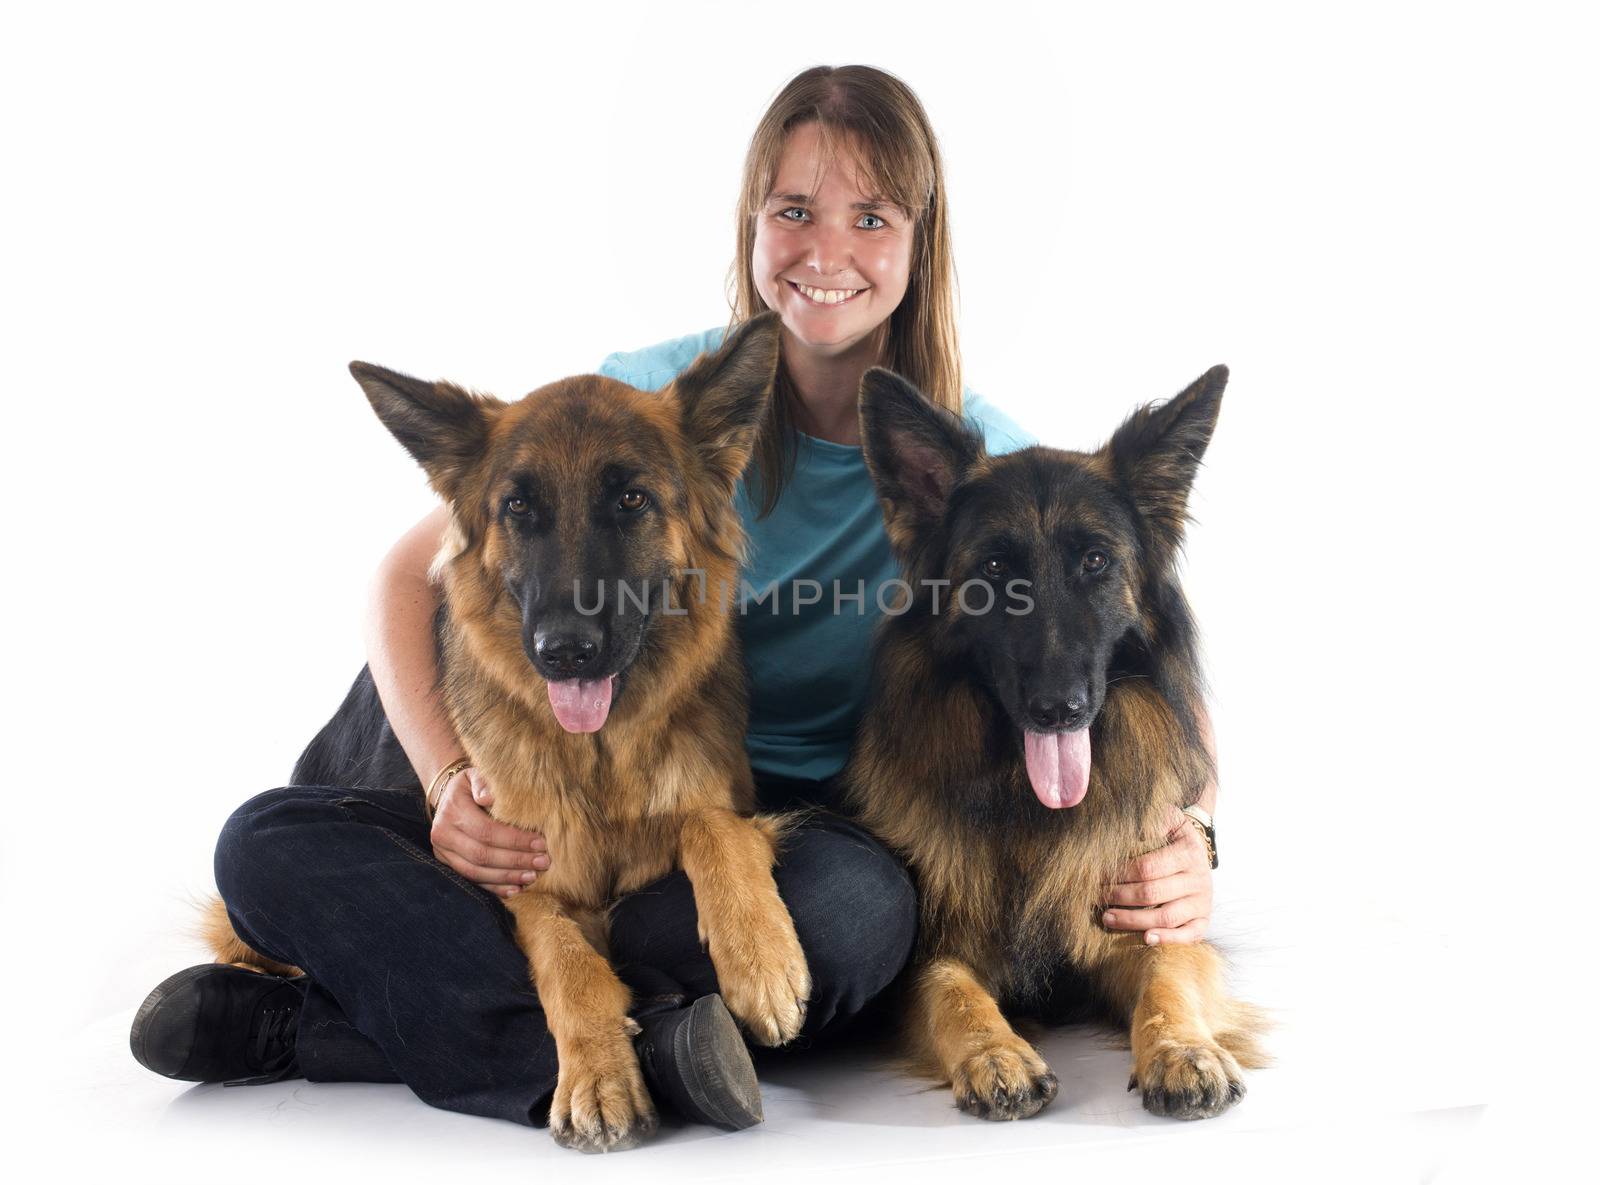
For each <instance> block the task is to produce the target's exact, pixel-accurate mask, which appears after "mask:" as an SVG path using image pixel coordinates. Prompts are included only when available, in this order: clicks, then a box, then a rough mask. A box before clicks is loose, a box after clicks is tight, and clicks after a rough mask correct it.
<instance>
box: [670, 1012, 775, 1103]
mask: <svg viewBox="0 0 1600 1185" xmlns="http://www.w3.org/2000/svg"><path fill="white" fill-rule="evenodd" d="M672 1044H673V1049H672V1056H673V1060H674V1061H675V1062H677V1064H678V1066H679V1068H680V1069H681V1070H683V1071H685V1072H684V1075H683V1081H684V1085H685V1086H686V1087H687V1088H688V1091H689V1097H690V1098H691V1099H692V1100H693V1101H694V1104H695V1106H697V1107H699V1108H700V1110H701V1111H703V1112H704V1113H705V1114H706V1115H707V1116H708V1117H710V1119H711V1120H712V1122H713V1123H715V1124H716V1126H718V1127H722V1128H726V1129H727V1130H729V1131H743V1130H744V1129H745V1128H747V1127H754V1126H755V1125H756V1124H758V1123H760V1122H761V1119H762V1113H761V1084H760V1083H759V1082H757V1081H756V1068H755V1063H753V1062H752V1061H751V1060H750V1050H749V1049H748V1048H747V1047H746V1046H745V1043H744V1037H743V1036H742V1035H740V1033H739V1026H738V1025H737V1024H736V1023H735V1022H734V1019H733V1014H732V1013H731V1012H729V1011H728V1006H727V1005H726V1004H724V1003H723V1002H722V997H721V996H716V995H711V996H702V997H701V998H700V999H698V1000H696V1001H695V1002H694V1003H693V1004H692V1005H690V1006H689V1016H688V1019H686V1020H685V1021H684V1023H683V1024H681V1025H679V1026H678V1031H677V1032H676V1033H675V1034H673V1043H672Z"/></svg>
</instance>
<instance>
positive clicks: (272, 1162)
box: [7, 911, 1496, 1183]
mask: <svg viewBox="0 0 1600 1185" xmlns="http://www.w3.org/2000/svg"><path fill="white" fill-rule="evenodd" d="M1270 923H1271V919H1270V916H1269V915H1268V914H1267V913H1265V912H1261V911H1257V915H1256V917H1255V918H1254V919H1253V921H1252V926H1251V930H1252V933H1253V934H1254V935H1255V936H1256V939H1255V941H1254V943H1253V945H1250V946H1241V948H1240V949H1239V950H1238V951H1237V953H1236V963H1237V964H1238V967H1239V974H1238V980H1239V986H1240V989H1241V992H1242V993H1243V994H1246V995H1248V996H1249V997H1250V998H1252V999H1254V1000H1257V1001H1260V1002H1262V1003H1265V1004H1268V1005H1270V1006H1272V1007H1273V1008H1274V1009H1275V1011H1276V1012H1277V1016H1278V1022H1279V1028H1278V1031H1277V1033H1276V1035H1275V1037H1274V1039H1273V1048H1274V1052H1275V1055H1276V1057H1277V1059H1278V1061H1277V1065H1276V1066H1275V1067H1274V1068H1272V1069H1269V1070H1264V1071H1257V1072H1255V1073H1253V1074H1251V1075H1250V1078H1249V1094H1248V1095H1247V1097H1246V1098H1245V1099H1244V1101H1243V1102H1242V1103H1241V1104H1240V1105H1239V1106H1237V1107H1236V1108H1235V1109H1234V1110H1233V1111H1232V1112H1230V1113H1229V1114H1227V1115H1225V1116H1223V1117H1222V1118H1220V1119H1216V1120H1211V1121H1207V1122H1201V1123H1181V1122H1177V1121H1172V1120H1163V1119H1157V1118H1154V1117H1152V1116H1150V1115H1148V1114H1146V1113H1145V1112H1144V1111H1143V1110H1142V1109H1141V1107H1140V1105H1139V1101H1138V1097H1137V1096H1136V1095H1134V1094H1130V1093H1128V1092H1127V1091H1126V1090H1125V1084H1126V1081H1127V1063H1128V1054H1127V1053H1126V1051H1125V1050H1119V1049H1116V1048H1114V1047H1112V1046H1111V1045H1110V1044H1109V1043H1108V1042H1107V1040H1106V1039H1105V1038H1104V1037H1102V1036H1100V1035H1098V1034H1095V1033H1092V1032H1089V1031H1086V1030H1081V1029H1080V1030H1061V1031H1057V1032H1054V1033H1052V1034H1050V1035H1048V1036H1047V1037H1046V1038H1045V1040H1044V1041H1043V1043H1042V1048H1043V1052H1044V1053H1045V1056H1046V1058H1047V1060H1048V1061H1049V1062H1050V1063H1051V1065H1052V1066H1053V1067H1054V1068H1055V1070H1056V1072H1057V1073H1058V1075H1059V1076H1060V1078H1061V1082H1062V1088H1061V1094H1060V1096H1059V1097H1058V1099H1057V1100H1056V1101H1055V1103H1053V1104H1052V1105H1051V1106H1050V1107H1049V1108H1047V1109H1046V1110H1045V1111H1044V1112H1043V1113H1042V1114H1040V1115H1039V1116H1037V1117H1035V1118H1034V1119H1031V1120H1028V1121H1025V1122H1021V1123H1012V1124H989V1123H984V1122H981V1121H978V1120H974V1119H971V1118H969V1117H967V1116H965V1115H962V1114H960V1113H959V1112H957V1111H956V1110H955V1108H954V1107H953V1105H952V1103H951V1101H950V1098H949V1095H948V1093H947V1092H946V1091H943V1090H928V1089H924V1088H922V1087H921V1086H920V1085H919V1084H917V1083H915V1082H911V1081H908V1080H905V1079H903V1078H900V1077H898V1076H896V1075H895V1074H894V1073H893V1072H892V1071H891V1070H890V1069H889V1068H887V1067H886V1066H884V1065H881V1064H878V1063H877V1062H876V1061H875V1060H874V1059H873V1057H871V1056H870V1055H868V1054H865V1053H861V1052H850V1051H845V1052H840V1053H834V1054H827V1055H812V1056H809V1057H807V1058H804V1059H798V1058H797V1059H794V1060H792V1061H789V1062H787V1063H785V1064H782V1065H778V1066H776V1067H769V1068H766V1069H765V1070H764V1073H763V1083H764V1094H765V1106H766V1115H767V1119H766V1122H765V1123H764V1124H763V1125H761V1126H760V1127H758V1128H756V1129H754V1130H752V1131H749V1132H744V1133H738V1134H725V1133H719V1132H713V1131H711V1130H709V1129H704V1128H685V1127H669V1128H666V1129H664V1130H663V1131H662V1132H661V1133H660V1134H659V1135H658V1136H657V1137H656V1139H655V1140H654V1141H652V1143H650V1144H649V1145H647V1146H645V1147H643V1148H641V1149H638V1150H635V1151H632V1152H627V1153H621V1154H616V1155H612V1156H608V1157H585V1156H582V1155H579V1154H575V1153H571V1152H567V1151H564V1150H562V1149H559V1148H557V1147H556V1146H555V1145H554V1144H553V1143H552V1142H551V1141H550V1139H549V1136H548V1135H547V1134H546V1133H545V1132H543V1131H538V1130H530V1129H524V1128H519V1127H516V1126H514V1125H511V1124H506V1123H501V1122H497V1121H492V1120H483V1119H476V1118H472V1117H467V1116H460V1115H453V1114H449V1113H446V1112H442V1111H437V1110H434V1109H431V1108H429V1107H427V1106H425V1105H424V1104H422V1103H421V1102H419V1101H418V1100H417V1099H416V1098H415V1097H414V1096H412V1095H411V1094H410V1093H409V1092H408V1091H407V1090H406V1089H405V1088H403V1087H399V1086H366V1085H310V1084H308V1083H305V1082H303V1081H299V1082H284V1083H278V1084H273V1085H268V1086H258V1087H240V1088H223V1087H218V1086H201V1087H194V1088H185V1087H183V1086H181V1085H179V1084H177V1083H172V1082H168V1081H166V1080H163V1079H159V1078H156V1077H154V1076H151V1075H149V1074H147V1073H145V1072H144V1071H143V1070H142V1069H140V1068H139V1067H138V1066H137V1065H136V1064H135V1063H134V1062H133V1060H132V1059H131V1057H130V1056H129V1054H128V1050H127V1030H128V1024H129V1021H130V1020H131V1017H132V1011H133V1009H132V1006H130V1007H129V1008H128V1009H127V1010H126V1011H121V1012H118V1013H116V1014H114V1015H109V1016H106V1017H103V1018H102V1019H100V1020H98V1021H96V1022H95V1023H93V1024H91V1025H89V1026H88V1027H86V1028H83V1029H81V1030H80V1031H78V1032H77V1033H76V1034H75V1036H74V1038H73V1040H72V1042H71V1051H70V1052H71V1056H70V1057H69V1058H67V1059H66V1060H65V1062H64V1063H59V1064H58V1069H59V1068H61V1065H64V1066H65V1068H66V1072H65V1073H60V1074H58V1075H52V1076H51V1077H52V1078H54V1081H53V1082H51V1083H50V1084H49V1085H47V1086H46V1087H45V1088H44V1089H42V1090H39V1091H37V1092H33V1093H30V1097H29V1098H28V1099H27V1100H25V1102H27V1103H33V1104H43V1106H42V1107H26V1108H25V1109H26V1110H36V1111H37V1112H38V1113H37V1115H36V1116H34V1117H33V1118H30V1119H28V1120H27V1125H26V1127H25V1128H22V1129H19V1130H20V1131H21V1133H22V1134H23V1136H24V1137H25V1140H26V1142H27V1143H30V1144H32V1145H33V1146H34V1147H36V1148H38V1149H39V1150H40V1152H41V1153H42V1154H43V1155H44V1157H45V1158H46V1159H45V1160H44V1161H42V1162H41V1164H48V1165H49V1166H51V1167H53V1168H58V1169H59V1168H65V1167H66V1166H68V1165H70V1166H72V1167H73V1170H74V1171H73V1172H72V1173H71V1174H70V1175H68V1176H67V1177H66V1179H97V1178H102V1177H104V1178H107V1179H115V1180H118V1181H127V1180H145V1179H148V1180H162V1181H191V1180H194V1181H199V1180H214V1179H219V1178H218V1176H217V1175H215V1174H218V1173H219V1171H220V1174H221V1178H222V1179H229V1180H233V1179H241V1177H242V1176H243V1175H244V1174H246V1173H247V1174H248V1175H249V1176H250V1177H257V1176H259V1175H261V1174H263V1173H265V1174H267V1175H269V1176H272V1177H278V1176H280V1175H282V1174H286V1173H288V1172H291V1171H292V1174H293V1176H294V1178H295V1179H296V1180H301V1181H341V1182H348V1181H351V1180H353V1179H357V1178H359V1179H366V1178H367V1177H368V1176H371V1177H373V1178H375V1179H381V1180H386V1181H412V1180H416V1181H429V1182H452V1183H453V1182H457V1181H479V1180H483V1181H489V1180H495V1181H522V1180H528V1181H536V1180H538V1181H542V1180H560V1181H563V1182H566V1181H591V1180H594V1181H602V1180H616V1179H636V1180H648V1181H668V1180H680V1179H685V1180H686V1179H693V1180H697V1181H714V1180H721V1179H737V1180H743V1179H750V1178H760V1179H762V1180H786V1179H800V1178H809V1177H814V1176H824V1177H826V1178H827V1179H829V1180H863V1181H868V1180H870V1181H883V1180H909V1179H916V1180H918V1181H928V1180H946V1179H954V1178H959V1179H964V1180H966V1179H971V1177H972V1176H973V1174H975V1173H977V1172H981V1171H983V1170H984V1169H987V1168H989V1167H991V1166H992V1167H993V1168H995V1169H997V1170H1001V1171H1007V1172H1010V1171H1013V1170H1039V1169H1046V1170H1070V1171H1071V1173H1073V1174H1076V1173H1078V1172H1080V1171H1085V1170H1087V1169H1090V1168H1095V1169H1102V1168H1103V1169H1104V1170H1105V1171H1107V1172H1116V1173H1117V1174H1118V1178H1117V1179H1119V1180H1126V1179H1134V1180H1150V1179H1170V1180H1183V1181H1188V1180H1195V1179H1200V1180H1210V1179H1227V1180H1279V1179H1284V1178H1285V1176H1288V1177H1292V1178H1293V1179H1295V1180H1306V1179H1317V1180H1348V1179H1350V1177H1351V1176H1352V1175H1353V1174H1359V1175H1360V1177H1361V1178H1363V1179H1365V1180H1395V1181H1413V1180H1432V1179H1437V1178H1436V1174H1437V1173H1438V1172H1439V1171H1440V1170H1441V1169H1442V1168H1443V1169H1446V1170H1447V1175H1449V1176H1451V1179H1454V1174H1455V1173H1457V1172H1465V1173H1467V1174H1468V1175H1471V1172H1472V1169H1473V1157H1474V1154H1475V1152H1474V1150H1475V1149H1476V1148H1477V1147H1478V1145H1479V1144H1481V1142H1482V1140H1481V1138H1480V1137H1481V1132H1482V1129H1483V1128H1484V1127H1485V1123H1484V1119H1485V1117H1486V1116H1488V1115H1490V1114H1491V1111H1492V1108H1491V1107H1490V1104H1491V1103H1492V1102H1494V1101H1495V1098H1496V1095H1495V1091H1494V1083H1493V1081H1492V1078H1493V1076H1494V1070H1493V1064H1494V1063H1493V1061H1492V1060H1491V1059H1485V1058H1484V1057H1483V1056H1482V1053H1481V1051H1479V1050H1478V1048H1477V1046H1476V1043H1475V1042H1473V1041H1467V1040H1463V1039H1462V1035H1463V1033H1464V1032H1466V1031H1468V1029H1466V1028H1464V1027H1463V1026H1471V1024H1472V1021H1473V1018H1472V1016H1471V1015H1470V1014H1471V1013H1472V1012H1473V1010H1474V1008H1473V1006H1472V1005H1471V1004H1470V1003H1469V1001H1470V999H1471V994H1470V992H1454V991H1451V990H1441V989H1448V987H1449V985H1450V984H1452V983H1463V984H1464V983H1470V982H1472V980H1473V977H1475V976H1476V974H1477V972H1478V968H1477V967H1476V966H1475V965H1474V964H1473V963H1472V961H1471V960H1470V959H1469V958H1467V957H1466V954H1465V952H1464V951H1462V950H1460V949H1457V948H1455V947H1453V945H1452V944H1451V943H1450V942H1448V941H1446V940H1444V939H1438V938H1435V939H1432V940H1423V941H1419V940H1418V939H1417V938H1416V937H1415V936H1413V935H1408V934H1405V933H1404V931H1403V930H1402V928H1401V927H1399V926H1398V925H1394V924H1390V925H1389V926H1388V927H1385V925H1384V924H1383V923H1382V922H1381V920H1377V919H1374V920H1371V921H1370V922H1369V923H1368V924H1365V925H1363V926H1362V927H1359V928H1360V929H1361V930H1362V931H1363V937H1362V940H1361V942H1360V945H1359V948H1358V950H1359V953H1355V952H1353V951H1352V948H1351V947H1350V946H1349V944H1348V942H1346V943H1345V944H1343V945H1342V946H1341V947H1340V948H1339V951H1338V954H1337V956H1335V955H1334V954H1333V953H1332V947H1331V946H1330V947H1329V948H1328V953H1327V954H1326V955H1319V953H1318V950H1319V949H1320V948H1319V947H1317V946H1314V945H1307V946H1299V947H1297V946H1295V945H1293V944H1288V943H1274V944H1270V945H1269V944H1266V943H1263V942H1261V941H1260V935H1261V934H1263V933H1270V932H1272V930H1273V929H1275V927H1273V926H1272V925H1271V924H1270ZM1351 967H1369V968H1370V967H1381V968H1383V974H1382V976H1381V978H1380V979H1378V980H1375V981H1373V982H1368V983H1363V982H1360V981H1357V980H1353V979H1352V977H1351V974H1350V972H1349V971H1347V970H1345V968H1351ZM1452 1001H1454V1003H1452ZM134 1003H135V1004H136V1001H135V1002H134ZM7 1113H8V1114H9V1115H10V1116H11V1117H12V1118H13V1119H15V1118H16V1117H17V1115H18V1112H17V1110H16V1109H15V1108H12V1107H8V1108H7ZM1490 1126H1492V1124H1491V1125H1490ZM1286 1158H1288V1159H1286ZM1291 1164H1292V1165H1293V1166H1294V1167H1293V1171H1292V1172H1291V1171H1289V1169H1288V1167H1287V1166H1289V1165H1291ZM54 1175H55V1174H52V1176H54ZM12 1179H13V1180H16V1179H19V1178H12ZM1051 1179H1052V1180H1054V1179H1056V1178H1055V1175H1054V1174H1052V1178H1051Z"/></svg>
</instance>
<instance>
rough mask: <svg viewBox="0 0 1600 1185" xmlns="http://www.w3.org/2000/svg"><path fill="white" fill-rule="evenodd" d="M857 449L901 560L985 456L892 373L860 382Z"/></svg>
mask: <svg viewBox="0 0 1600 1185" xmlns="http://www.w3.org/2000/svg"><path fill="white" fill-rule="evenodd" d="M861 444H862V450H863V453H864V455H865V457H866V461H867V469H868V471H870V472H871V474H872V481H873V484H874V485H876V486H877V488H878V500H879V501H880V502H882V503H883V520H884V526H885V528H886V529H887V530H888V532H889V542H890V543H891V544H893V546H894V549H895V552H896V553H897V554H898V555H899V556H900V557H901V558H902V559H905V558H907V557H908V556H909V555H910V554H911V549H912V547H913V546H914V545H915V543H916V541H917V540H918V539H920V538H921V537H922V536H923V535H924V534H925V533H926V532H927V531H929V530H931V529H932V528H933V527H935V526H937V525H938V524H939V522H940V520H941V519H942V518H943V517H944V510H945V504H946V503H947V502H948V501H949V498H950V491H951V490H952V489H953V488H954V487H955V485H956V483H957V482H958V481H960V480H961V478H962V477H963V476H964V475H965V474H966V472H967V470H968V469H970V468H971V467H972V465H973V463H974V462H976V461H977V460H978V458H980V457H982V456H983V437H982V436H980V435H979V434H978V433H977V432H976V431H974V430H973V429H972V428H970V427H968V426H967V424H966V422H965V421H963V420H962V419H961V417H960V416H957V415H953V414H951V413H950V412H948V411H946V410H945V409H944V408H942V407H937V406H935V405H934V404H932V403H930V402H928V400H927V399H926V398H924V397H923V394H922V392H920V391H918V390H917V389H916V388H915V387H914V386H912V385H911V384H910V383H909V382H907V381H906V380H905V379H903V378H901V377H900V376H899V375H897V374H895V373H894V371H892V370H884V369H883V368H882V367H880V366H874V367H873V368H872V369H871V370H869V371H867V373H866V374H864V375H863V376H862V377H861Z"/></svg>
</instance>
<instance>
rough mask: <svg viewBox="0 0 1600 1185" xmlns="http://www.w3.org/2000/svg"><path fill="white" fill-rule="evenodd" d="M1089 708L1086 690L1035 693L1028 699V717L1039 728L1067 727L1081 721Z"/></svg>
mask: <svg viewBox="0 0 1600 1185" xmlns="http://www.w3.org/2000/svg"><path fill="white" fill-rule="evenodd" d="M1088 710H1089V696H1088V693H1087V692H1082V691H1075V692H1072V693H1071V694H1070V695H1066V696H1056V695H1036V696H1034V697H1033V698H1032V699H1030V700H1029V701H1028V718H1029V719H1030V720H1032V721H1033V722H1034V723H1035V724H1037V725H1038V726H1039V727H1040V728H1067V727H1071V726H1072V725H1075V724H1079V723H1081V722H1082V721H1083V716H1084V713H1085V712H1087V711H1088Z"/></svg>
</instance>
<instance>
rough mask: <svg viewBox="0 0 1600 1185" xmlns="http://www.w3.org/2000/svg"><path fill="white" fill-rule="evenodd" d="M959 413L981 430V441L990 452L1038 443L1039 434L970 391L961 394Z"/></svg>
mask: <svg viewBox="0 0 1600 1185" xmlns="http://www.w3.org/2000/svg"><path fill="white" fill-rule="evenodd" d="M961 402H962V409H963V410H962V415H963V417H964V418H965V419H966V421H967V422H968V423H969V424H971V425H972V426H973V427H975V428H977V429H978V431H979V432H981V433H983V444H984V447H985V448H986V449H988V450H989V452H990V453H991V454H999V453H1014V452H1016V451H1017V450H1018V449H1024V448H1030V447H1032V446H1033V445H1036V444H1038V443H1039V438H1038V437H1036V436H1035V435H1034V434H1033V433H1031V432H1029V431H1028V430H1027V429H1026V428H1024V427H1023V426H1022V425H1021V424H1019V423H1017V421H1016V420H1014V419H1012V418H1011V417H1010V416H1008V415H1007V414H1006V413H1005V412H1003V411H1001V410H1000V409H999V408H998V407H996V406H995V405H994V404H992V403H990V402H989V401H988V400H987V399H985V398H983V397H982V396H981V395H978V394H977V393H975V392H973V391H967V392H965V393H964V394H963V396H962V400H961Z"/></svg>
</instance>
